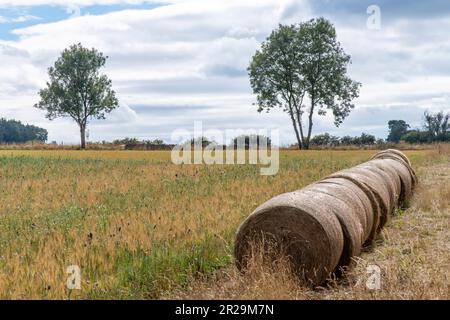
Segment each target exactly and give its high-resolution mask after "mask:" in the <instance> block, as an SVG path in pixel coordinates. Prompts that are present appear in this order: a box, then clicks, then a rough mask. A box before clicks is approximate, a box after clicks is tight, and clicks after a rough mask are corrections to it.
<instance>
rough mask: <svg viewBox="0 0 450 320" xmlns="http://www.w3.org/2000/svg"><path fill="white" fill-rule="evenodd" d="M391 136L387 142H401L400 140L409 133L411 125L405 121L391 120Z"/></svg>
mask: <svg viewBox="0 0 450 320" xmlns="http://www.w3.org/2000/svg"><path fill="white" fill-rule="evenodd" d="M388 127H389V135H388V137H387V141H389V142H399V141H400V138H401V137H402V136H403V135H405V134H406V133H407V132H408V128H409V124H407V123H406V122H405V121H404V120H389V122H388Z"/></svg>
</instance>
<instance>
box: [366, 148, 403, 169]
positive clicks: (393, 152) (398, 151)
mask: <svg viewBox="0 0 450 320" xmlns="http://www.w3.org/2000/svg"><path fill="white" fill-rule="evenodd" d="M384 153H392V154H395V155H397V156H399V157H400V158H402V159H403V160H404V161H405V162H406V163H407V164H408V165H409V166H410V167H411V161H409V159H408V157H407V156H406V154H404V153H403V152H401V151H400V150H397V149H386V150H382V151H380V152H378V153H377V154H376V155H378V154H384ZM376 155H375V156H376ZM375 156H374V157H375Z"/></svg>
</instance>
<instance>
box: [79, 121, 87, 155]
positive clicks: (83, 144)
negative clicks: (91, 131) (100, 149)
mask: <svg viewBox="0 0 450 320" xmlns="http://www.w3.org/2000/svg"><path fill="white" fill-rule="evenodd" d="M80 136H81V149H83V150H84V149H86V125H85V124H80Z"/></svg>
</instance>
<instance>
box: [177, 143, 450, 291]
mask: <svg viewBox="0 0 450 320" xmlns="http://www.w3.org/2000/svg"><path fill="white" fill-rule="evenodd" d="M443 150H444V148H442V147H441V148H440V149H439V151H438V155H440V156H443V155H445V154H446V156H444V157H442V158H440V159H438V160H437V158H435V157H439V156H437V155H434V156H431V155H429V156H428V157H427V158H426V159H424V161H423V162H420V165H417V167H418V176H419V179H420V184H419V187H418V190H417V191H416V194H415V197H414V199H413V201H412V204H411V206H410V208H408V209H407V210H406V211H398V212H397V215H396V216H395V217H394V218H393V219H392V220H391V221H390V222H389V223H388V225H387V226H386V227H385V229H384V230H383V232H382V234H381V235H380V237H379V238H378V239H377V241H376V243H375V245H374V246H373V247H371V248H368V249H367V250H366V251H365V252H364V253H363V254H362V255H361V257H355V258H354V260H355V266H354V267H353V268H352V269H351V270H348V271H347V272H345V274H344V276H343V277H342V278H340V279H330V282H329V284H328V286H327V287H321V288H316V289H315V290H312V289H310V288H306V287H304V286H302V285H301V284H299V283H298V282H297V280H296V278H295V277H293V276H292V275H291V273H290V272H289V268H288V267H286V264H282V265H281V266H279V265H277V266H276V268H273V267H269V268H268V267H267V265H266V264H265V263H261V261H262V259H261V258H260V257H257V259H256V260H255V261H254V262H253V263H254V265H253V267H252V270H250V272H248V273H246V274H245V275H243V274H241V273H239V272H238V271H237V270H236V268H234V267H230V268H228V269H226V270H220V271H218V272H216V273H215V274H214V275H212V276H209V277H203V278H197V279H193V280H192V282H191V283H190V284H189V285H188V286H186V287H184V288H179V289H178V290H174V291H172V293H171V294H170V295H168V297H170V298H177V299H186V298H188V299H191V298H193V299H450V273H449V270H450V254H449V252H450V158H449V155H450V152H449V151H450V149H448V147H447V149H445V150H446V151H445V152H443ZM370 265H376V266H378V267H380V269H381V283H380V284H381V288H380V289H379V290H375V289H369V288H368V287H367V286H366V282H367V281H368V280H369V277H370V276H371V275H373V273H372V272H370V273H368V270H367V267H368V266H370Z"/></svg>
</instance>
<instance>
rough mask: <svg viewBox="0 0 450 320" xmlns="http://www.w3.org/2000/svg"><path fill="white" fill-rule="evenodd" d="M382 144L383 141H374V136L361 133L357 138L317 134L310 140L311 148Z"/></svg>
mask: <svg viewBox="0 0 450 320" xmlns="http://www.w3.org/2000/svg"><path fill="white" fill-rule="evenodd" d="M381 143H384V140H383V139H378V140H377V139H376V138H375V136H373V135H371V134H367V133H362V134H361V135H360V136H359V137H351V136H344V137H337V136H332V135H330V134H329V133H324V134H319V135H317V136H314V137H313V138H312V139H311V145H312V146H340V145H346V146H349V145H358V146H361V145H373V144H381Z"/></svg>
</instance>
